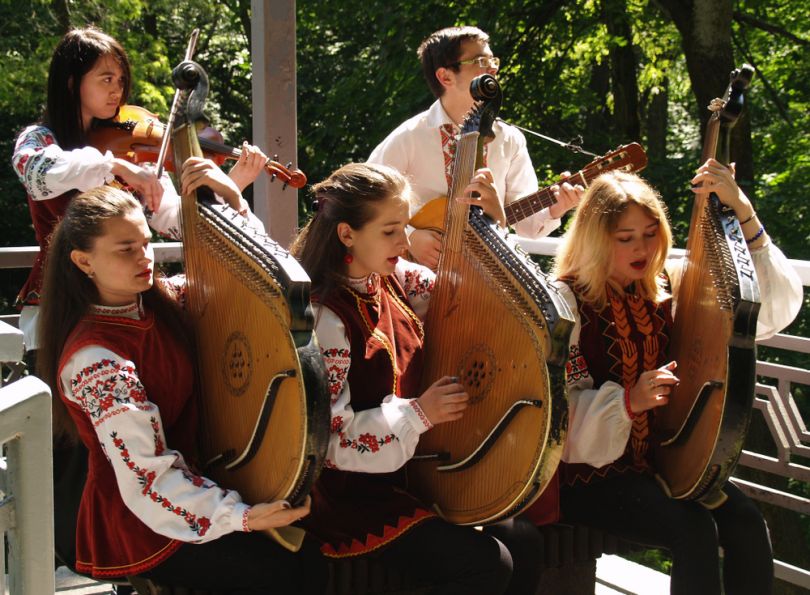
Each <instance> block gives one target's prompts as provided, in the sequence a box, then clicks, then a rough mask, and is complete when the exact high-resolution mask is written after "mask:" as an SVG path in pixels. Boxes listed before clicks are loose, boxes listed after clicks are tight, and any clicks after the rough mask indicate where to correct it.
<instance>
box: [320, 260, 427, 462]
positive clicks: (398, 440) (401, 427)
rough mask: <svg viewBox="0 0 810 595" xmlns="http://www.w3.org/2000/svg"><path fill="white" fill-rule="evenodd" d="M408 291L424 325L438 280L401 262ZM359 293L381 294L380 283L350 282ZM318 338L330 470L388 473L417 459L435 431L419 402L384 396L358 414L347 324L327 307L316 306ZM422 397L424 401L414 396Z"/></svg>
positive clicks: (399, 270)
mask: <svg viewBox="0 0 810 595" xmlns="http://www.w3.org/2000/svg"><path fill="white" fill-rule="evenodd" d="M394 274H395V275H396V277H397V279H398V280H399V282H400V283H401V284H402V287H403V288H404V289H405V293H406V294H407V296H408V299H409V301H410V305H411V308H412V309H413V311H414V313H415V314H416V315H417V316H418V317H419V318H420V319H424V316H425V314H426V313H427V308H428V304H429V302H430V292H431V291H432V289H433V285H434V283H435V279H436V276H435V274H434V273H433V271H431V270H430V269H428V268H426V267H423V266H421V265H418V264H415V263H412V262H408V261H406V260H403V259H400V260H399V262H398V263H397V266H396V271H395V273H394ZM347 282H348V285H349V286H350V287H351V288H352V289H354V290H356V291H358V292H360V293H370V292H371V291H373V290H375V289H377V290H379V284H380V277H379V275H377V274H376V273H375V274H372V275H371V276H369V277H366V278H362V279H348V280H347ZM314 309H315V334H316V336H317V337H318V342H319V343H320V346H321V351H322V353H323V355H324V360H325V362H326V368H327V370H328V372H329V389H330V394H331V395H332V423H331V433H330V435H329V447H328V451H327V455H326V456H327V460H326V466H327V467H330V468H333V469H341V470H343V471H362V472H366V473H386V472H390V471H395V470H397V469H399V468H400V467H402V465H404V464H405V463H406V462H407V461H408V460H409V459H410V458H411V457H412V456H413V453H414V451H415V450H416V445H417V443H418V442H419V436H420V434H422V433H424V432H426V431H427V430H429V429H430V428H431V427H432V425H431V423H430V421H429V420H428V419H427V417H426V416H425V414H424V412H423V411H422V408H421V407H419V404H418V403H417V401H416V399H415V398H400V397H397V396H396V395H394V394H390V395H387V396H385V398H384V399H383V400H382V404H381V405H380V406H379V407H375V408H373V409H366V410H364V411H358V412H355V411H354V410H353V409H352V405H351V401H352V398H351V389H350V387H349V383H348V382H347V381H346V379H347V378H348V374H349V368H350V367H351V362H352V353H351V345H350V343H349V339H348V336H347V335H346V329H345V326H344V324H343V321H342V320H341V319H340V317H339V316H338V315H337V314H335V313H334V312H333V311H332V310H330V309H329V308H328V307H326V306H322V305H320V304H315V305H314ZM412 396H413V397H418V396H419V395H412Z"/></svg>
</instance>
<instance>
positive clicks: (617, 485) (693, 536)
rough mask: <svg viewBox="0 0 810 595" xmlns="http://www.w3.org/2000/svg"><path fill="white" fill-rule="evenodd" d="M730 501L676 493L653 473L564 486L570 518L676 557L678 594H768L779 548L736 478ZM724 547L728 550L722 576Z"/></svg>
mask: <svg viewBox="0 0 810 595" xmlns="http://www.w3.org/2000/svg"><path fill="white" fill-rule="evenodd" d="M724 491H725V493H726V494H727V495H728V500H726V501H725V502H724V503H723V504H722V506H719V507H718V508H716V509H714V510H707V509H706V508H704V507H703V506H701V505H700V504H697V503H695V502H688V501H685V500H675V499H673V498H670V497H668V496H667V495H666V494H665V493H664V491H663V490H662V489H661V487H660V486H659V485H658V484H657V483H656V481H655V479H654V478H652V477H650V476H647V475H630V474H628V475H624V476H620V477H614V478H611V479H606V480H602V481H595V482H593V483H591V484H588V485H587V486H576V487H566V488H563V490H562V513H563V519H564V520H565V521H566V522H573V523H582V524H585V525H591V526H594V527H598V528H600V529H603V530H605V531H609V532H610V533H613V534H614V535H618V536H620V537H623V538H626V539H628V540H630V541H635V542H638V543H641V544H644V545H647V546H650V547H662V548H666V549H668V550H669V551H670V553H671V554H672V573H671V578H670V580H671V582H670V591H671V593H673V594H678V595H680V594H682V593H683V594H686V593H688V594H690V595H701V594H706V595H716V594H719V593H720V592H721V590H720V584H721V581H722V584H723V586H724V588H725V591H724V592H725V594H726V595H737V594H749V593H757V594H758V595H767V594H768V593H770V592H771V590H772V585H773V551H772V549H771V541H770V536H769V535H768V528H767V526H766V525H765V520H764V519H763V518H762V515H761V514H760V512H759V510H758V509H757V507H756V506H755V505H754V503H753V502H752V501H751V500H750V499H749V498H748V497H747V496H746V495H745V494H743V493H742V492H741V491H740V490H739V489H738V488H737V487H736V486H734V485H733V484H732V483H727V484H726V485H725V487H724ZM719 547H722V548H723V562H722V576H721V571H720V555H719V552H718V549H719Z"/></svg>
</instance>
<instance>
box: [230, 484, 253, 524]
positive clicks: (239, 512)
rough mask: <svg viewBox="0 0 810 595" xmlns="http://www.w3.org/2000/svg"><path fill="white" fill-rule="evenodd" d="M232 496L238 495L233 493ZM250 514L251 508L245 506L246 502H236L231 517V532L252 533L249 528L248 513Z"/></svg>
mask: <svg viewBox="0 0 810 595" xmlns="http://www.w3.org/2000/svg"><path fill="white" fill-rule="evenodd" d="M231 494H234V495H235V494H236V493H235V492H231ZM237 498H238V496H237ZM249 512H250V506H249V505H247V504H245V503H244V502H234V503H233V512H232V513H231V515H230V518H231V531H234V532H236V531H250V529H248V526H247V517H248V513H249Z"/></svg>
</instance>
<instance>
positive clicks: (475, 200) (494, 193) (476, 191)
mask: <svg viewBox="0 0 810 595" xmlns="http://www.w3.org/2000/svg"><path fill="white" fill-rule="evenodd" d="M456 200H458V201H459V202H463V203H467V204H469V205H475V206H477V207H481V208H482V209H484V212H485V213H486V214H487V215H489V216H490V218H491V219H492V220H493V221H495V223H497V224H498V225H500V226H501V227H503V226H504V224H505V222H506V213H505V212H504V210H503V201H502V200H501V197H500V196H498V189H497V188H496V187H495V178H494V177H493V176H492V170H491V169H489V168H487V167H482V168H481V169H479V170H478V171H476V172H475V175H474V176H473V179H472V181H471V182H470V183H469V185H468V186H467V187H466V188H465V189H464V192H463V194H462V195H461V196H459V197H458V198H457V199H456Z"/></svg>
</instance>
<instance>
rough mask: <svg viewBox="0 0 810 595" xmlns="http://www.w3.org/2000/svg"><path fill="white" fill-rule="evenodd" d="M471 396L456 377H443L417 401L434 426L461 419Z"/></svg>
mask: <svg viewBox="0 0 810 595" xmlns="http://www.w3.org/2000/svg"><path fill="white" fill-rule="evenodd" d="M469 400H470V396H469V395H468V394H467V393H466V392H465V391H464V387H463V386H462V385H461V384H459V382H458V378H456V377H454V376H443V377H442V378H439V379H438V380H437V381H436V382H434V383H433V384H431V385H430V387H429V388H428V389H427V390H426V391H425V392H424V393H422V396H421V397H419V398H418V399H417V402H418V403H419V406H420V407H421V408H422V411H423V412H424V413H425V415H427V418H428V419H429V420H430V423H432V424H433V425H434V426H435V425H436V424H441V423H444V422H446V421H455V420H457V419H461V417H462V415H464V410H465V409H466V408H467V405H468V401H469Z"/></svg>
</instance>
